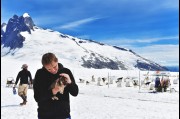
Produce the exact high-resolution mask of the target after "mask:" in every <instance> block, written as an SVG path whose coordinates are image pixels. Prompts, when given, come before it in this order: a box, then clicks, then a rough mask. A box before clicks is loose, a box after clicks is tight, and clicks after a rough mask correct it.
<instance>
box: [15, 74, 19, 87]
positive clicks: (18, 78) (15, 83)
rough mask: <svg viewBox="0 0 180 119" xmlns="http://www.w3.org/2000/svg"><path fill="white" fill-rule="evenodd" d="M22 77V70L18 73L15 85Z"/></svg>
mask: <svg viewBox="0 0 180 119" xmlns="http://www.w3.org/2000/svg"><path fill="white" fill-rule="evenodd" d="M19 79H20V72H19V73H18V75H17V77H16V82H15V85H17V83H18V81H19Z"/></svg>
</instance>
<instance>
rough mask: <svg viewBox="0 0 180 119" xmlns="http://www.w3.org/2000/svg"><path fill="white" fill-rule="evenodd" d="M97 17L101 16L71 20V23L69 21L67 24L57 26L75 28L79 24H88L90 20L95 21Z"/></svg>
mask: <svg viewBox="0 0 180 119" xmlns="http://www.w3.org/2000/svg"><path fill="white" fill-rule="evenodd" d="M97 19H100V18H96V17H90V18H86V19H82V20H78V21H74V22H71V23H67V24H65V25H62V26H59V27H57V28H58V29H73V28H75V27H79V26H81V25H84V24H87V23H89V22H93V21H95V20H97Z"/></svg>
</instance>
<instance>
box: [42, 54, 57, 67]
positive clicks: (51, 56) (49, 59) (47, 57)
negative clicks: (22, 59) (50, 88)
mask: <svg viewBox="0 0 180 119" xmlns="http://www.w3.org/2000/svg"><path fill="white" fill-rule="evenodd" d="M53 61H54V62H58V59H57V57H56V56H55V55H54V54H53V53H46V54H44V55H43V56H42V60H41V62H42V65H43V66H44V65H47V64H51V63H52V62H53Z"/></svg>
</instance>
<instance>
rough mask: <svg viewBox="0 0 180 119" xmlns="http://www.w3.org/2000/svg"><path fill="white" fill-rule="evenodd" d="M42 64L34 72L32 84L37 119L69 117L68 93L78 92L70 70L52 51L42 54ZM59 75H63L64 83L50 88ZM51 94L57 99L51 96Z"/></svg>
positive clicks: (63, 118) (73, 94)
mask: <svg viewBox="0 0 180 119" xmlns="http://www.w3.org/2000/svg"><path fill="white" fill-rule="evenodd" d="M42 65H43V67H42V68H41V69H38V70H37V72H36V74H35V79H34V84H33V89H34V99H35V101H36V102H37V104H38V109H37V111H38V119H71V116H70V99H69V93H70V94H71V95H72V96H77V95H78V92H79V89H78V86H77V84H76V83H75V80H74V77H73V75H72V73H71V71H70V70H69V69H68V68H65V67H63V65H62V64H61V63H58V59H57V57H56V56H55V55H54V54H53V53H46V54H44V55H43V56H42ZM59 77H64V80H65V82H66V84H62V86H61V87H60V86H57V85H56V86H55V87H54V88H50V87H51V85H52V83H54V81H57V79H58V78H59ZM53 96H56V97H57V99H54V98H52V97H53Z"/></svg>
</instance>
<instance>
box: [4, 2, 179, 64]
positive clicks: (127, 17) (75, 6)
mask: <svg viewBox="0 0 180 119" xmlns="http://www.w3.org/2000/svg"><path fill="white" fill-rule="evenodd" d="M25 12H27V13H29V15H30V16H31V17H32V19H33V21H34V23H35V24H36V25H37V26H39V27H42V28H48V29H52V30H56V31H59V32H61V33H64V34H68V35H71V36H75V37H79V38H83V39H92V40H96V41H99V42H103V43H106V44H109V45H116V46H120V47H124V48H129V49H132V50H133V51H135V52H136V53H137V54H139V55H141V56H143V57H145V58H148V59H150V60H153V61H155V62H157V63H159V64H161V65H179V0H155V1H154V0H105V1H104V0H78V1H74V0H1V22H5V23H7V22H8V19H9V18H11V17H12V16H13V15H14V14H17V15H18V16H21V15H23V14H24V13H25Z"/></svg>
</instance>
